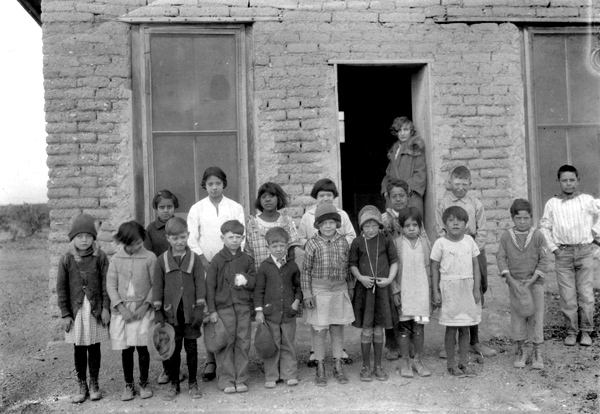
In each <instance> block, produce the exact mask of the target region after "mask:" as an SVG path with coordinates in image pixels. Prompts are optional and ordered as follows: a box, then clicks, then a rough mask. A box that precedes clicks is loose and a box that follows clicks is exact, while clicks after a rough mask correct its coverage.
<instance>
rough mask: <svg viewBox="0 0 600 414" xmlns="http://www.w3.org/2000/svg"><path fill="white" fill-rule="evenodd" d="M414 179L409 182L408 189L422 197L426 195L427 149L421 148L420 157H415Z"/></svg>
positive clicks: (411, 178)
mask: <svg viewBox="0 0 600 414" xmlns="http://www.w3.org/2000/svg"><path fill="white" fill-rule="evenodd" d="M413 161H414V162H413V171H412V174H413V175H412V177H410V178H409V179H408V180H407V184H408V188H409V189H410V191H414V192H415V193H417V194H419V195H420V196H421V197H423V195H424V194H425V187H426V186H427V164H426V162H425V148H424V147H423V148H420V151H419V155H415V156H413Z"/></svg>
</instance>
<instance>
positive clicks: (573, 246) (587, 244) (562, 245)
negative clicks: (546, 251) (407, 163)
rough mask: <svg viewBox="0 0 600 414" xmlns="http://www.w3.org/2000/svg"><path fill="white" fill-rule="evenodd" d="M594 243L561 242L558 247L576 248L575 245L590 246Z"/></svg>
mask: <svg viewBox="0 0 600 414" xmlns="http://www.w3.org/2000/svg"><path fill="white" fill-rule="evenodd" d="M591 244H592V243H579V244H559V245H558V248H559V249H561V250H563V249H568V248H571V249H572V248H575V247H587V246H590V245H591Z"/></svg>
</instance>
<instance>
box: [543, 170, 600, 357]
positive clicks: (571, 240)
mask: <svg viewBox="0 0 600 414" xmlns="http://www.w3.org/2000/svg"><path fill="white" fill-rule="evenodd" d="M557 178H558V183H559V185H560V189H561V193H560V194H558V195H556V196H554V197H552V198H551V199H550V200H548V202H547V203H546V206H545V207H544V215H543V217H542V220H541V222H540V227H541V229H540V230H541V231H542V233H543V234H544V236H545V237H546V243H547V244H548V250H549V251H551V252H552V253H553V254H554V257H555V259H556V261H555V269H556V279H557V281H558V291H559V293H560V307H561V310H562V312H563V314H564V315H565V320H566V322H567V337H566V338H565V340H564V343H565V345H566V346H574V345H575V344H576V343H577V334H578V333H579V332H581V338H580V340H579V344H580V345H582V346H590V345H592V338H590V335H589V334H590V332H592V331H593V330H594V289H593V279H594V274H593V259H594V257H593V256H594V254H593V250H592V243H593V242H594V235H593V234H592V229H593V228H594V226H595V224H596V221H597V217H598V214H600V202H599V201H598V200H595V199H594V198H593V197H592V196H591V195H588V194H582V193H580V192H579V191H577V187H578V186H579V173H578V171H577V169H576V168H575V167H573V166H572V165H563V166H562V167H560V168H559V169H558V173H557ZM594 230H596V228H594Z"/></svg>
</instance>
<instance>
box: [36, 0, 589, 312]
mask: <svg viewBox="0 0 600 414" xmlns="http://www.w3.org/2000/svg"><path fill="white" fill-rule="evenodd" d="M598 10H599V8H598V0H594V1H588V0H396V1H386V0H381V1H366V0H365V1H360V0H349V1H333V0H329V1H321V0H206V1H204V0H157V1H151V0H149V1H146V0H83V1H82V0H44V1H43V2H42V21H43V40H44V78H45V90H46V107H45V110H46V120H47V132H48V137H47V143H48V148H47V151H48V165H49V167H50V177H49V181H48V197H49V199H50V201H49V205H50V208H51V219H52V226H51V234H50V242H51V243H50V246H51V252H52V262H51V266H50V268H51V270H50V277H49V279H50V280H49V283H50V288H51V290H52V295H51V298H50V304H51V306H56V305H55V302H56V300H55V292H54V286H55V278H56V265H57V263H58V258H59V257H60V255H61V254H62V253H63V252H64V251H65V247H66V243H67V237H66V234H67V232H68V227H69V222H70V220H71V218H72V217H73V216H74V215H75V214H77V213H79V212H82V211H83V212H86V213H90V214H92V215H94V216H95V217H96V218H97V219H98V220H99V221H102V226H101V229H100V233H99V240H100V242H101V244H102V245H103V247H104V248H105V249H106V250H107V251H109V252H110V251H111V250H112V247H111V244H110V240H111V236H112V234H113V233H114V231H115V229H116V227H117V226H118V225H119V224H120V223H121V222H122V221H124V220H129V219H137V220H139V221H140V222H142V223H144V224H146V223H148V222H149V221H151V220H153V219H154V217H153V214H152V213H153V212H152V209H151V206H150V200H151V198H152V195H153V194H154V192H155V191H157V190H159V189H162V188H169V189H170V190H171V191H173V192H175V193H176V194H177V195H178V196H179V198H180V200H181V201H182V207H181V208H180V210H179V213H182V214H185V213H186V212H187V209H189V207H190V206H191V204H192V203H194V202H195V201H197V200H198V199H200V198H201V197H203V196H204V195H205V194H204V193H203V190H202V189H201V188H200V177H201V174H202V171H203V170H204V169H205V168H206V167H208V166H211V165H219V166H221V167H222V168H223V169H224V170H225V171H226V172H227V173H228V176H229V181H230V186H229V187H228V188H227V190H226V194H227V195H228V196H230V197H232V198H234V199H236V200H238V201H239V202H241V203H242V204H243V205H244V206H245V208H246V209H247V212H248V213H249V212H251V209H252V208H251V205H252V202H253V200H254V197H255V195H256V190H257V188H258V186H259V185H260V184H262V183H263V182H265V181H275V182H278V183H280V184H282V186H283V187H284V189H285V190H286V191H287V192H288V193H289V194H290V195H291V198H292V205H291V207H290V208H289V211H290V212H291V214H292V215H294V216H295V217H300V216H301V215H302V213H303V211H304V208H305V207H306V206H307V205H310V204H312V202H313V200H312V199H311V198H310V195H309V193H310V189H311V187H312V185H313V183H314V182H315V181H316V180H317V179H319V178H322V177H330V178H332V179H333V180H334V181H336V182H337V183H338V185H339V188H340V190H341V196H340V200H339V201H340V203H341V204H342V206H343V208H344V209H345V210H346V211H348V212H349V214H350V215H351V217H355V216H356V214H357V212H358V211H359V209H360V208H361V207H362V206H363V205H365V204H367V203H377V204H378V205H379V206H382V204H381V203H382V201H381V198H380V196H379V186H380V182H381V179H382V177H383V172H384V171H385V167H386V165H387V159H386V151H387V148H388V147H389V146H390V145H391V143H392V142H393V137H392V136H391V135H390V134H389V131H388V128H389V126H390V125H391V122H392V120H393V119H394V118H395V117H397V116H402V115H406V116H409V117H411V118H412V119H413V120H414V122H415V125H416V127H417V129H418V131H419V132H420V134H421V135H422V137H423V138H424V139H425V141H426V143H427V162H428V173H429V178H428V181H429V183H428V190H427V194H426V197H425V204H426V221H427V227H428V229H429V230H430V231H431V226H432V224H433V219H432V217H433V211H434V206H435V200H436V198H437V197H439V196H440V195H441V194H442V193H443V191H444V183H445V180H446V178H447V174H448V171H449V170H451V169H452V168H453V167H455V166H456V165H459V164H465V165H467V166H468V167H469V168H470V169H471V170H472V172H473V181H474V184H473V190H472V191H474V192H475V193H476V194H477V195H478V196H479V197H480V198H481V199H482V201H483V203H484V205H485V207H486V209H487V219H488V227H489V229H490V236H489V240H488V242H489V246H490V247H489V249H488V254H489V255H490V263H491V267H490V270H493V263H495V261H494V260H493V257H492V256H493V254H494V253H495V251H496V241H497V240H498V239H499V236H500V234H501V231H502V229H504V228H506V227H507V226H508V225H509V224H510V220H509V214H508V207H509V206H510V204H511V202H512V200H513V199H514V198H516V197H527V198H529V199H530V200H532V202H533V203H534V206H535V209H536V212H538V217H537V219H539V212H541V210H542V208H543V203H544V202H545V201H546V200H547V199H548V198H549V197H550V196H551V195H552V194H553V193H554V192H555V181H554V174H555V171H556V168H557V167H558V166H559V165H561V164H563V163H566V162H570V163H573V164H575V165H577V166H578V167H580V169H581V172H582V176H583V190H584V191H587V192H590V193H592V194H595V195H597V194H598V190H599V188H598V187H599V178H598V169H599V166H598V154H599V152H598V150H599V148H598V135H599V134H598V132H599V126H600V104H599V101H600V88H599V79H600V78H599V76H600V72H599V68H600V55H599V52H598V50H599V49H600V45H599V44H598V42H599V40H598V39H599V38H598V34H599V33H600V25H599V19H598V16H599V15H598ZM55 313H56V314H57V315H58V312H55Z"/></svg>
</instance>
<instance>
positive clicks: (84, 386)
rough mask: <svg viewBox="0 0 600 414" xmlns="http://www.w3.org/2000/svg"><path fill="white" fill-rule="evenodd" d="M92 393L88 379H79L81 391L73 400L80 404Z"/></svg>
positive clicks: (74, 402)
mask: <svg viewBox="0 0 600 414" xmlns="http://www.w3.org/2000/svg"><path fill="white" fill-rule="evenodd" d="M89 395H90V393H89V390H88V385H87V381H86V380H81V379H80V380H79V392H78V393H77V394H75V395H74V396H73V398H72V399H71V402H72V403H73V404H79V403H82V402H84V401H85V399H86V398H87V397H88V396H89Z"/></svg>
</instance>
